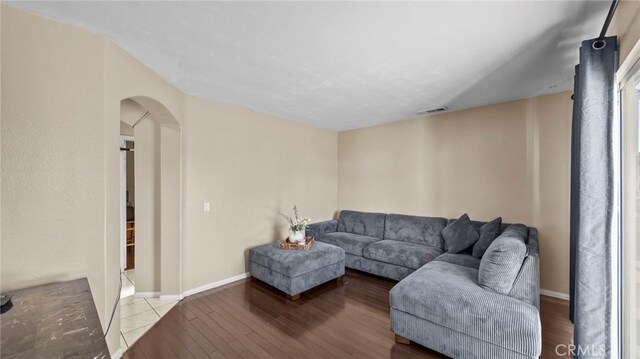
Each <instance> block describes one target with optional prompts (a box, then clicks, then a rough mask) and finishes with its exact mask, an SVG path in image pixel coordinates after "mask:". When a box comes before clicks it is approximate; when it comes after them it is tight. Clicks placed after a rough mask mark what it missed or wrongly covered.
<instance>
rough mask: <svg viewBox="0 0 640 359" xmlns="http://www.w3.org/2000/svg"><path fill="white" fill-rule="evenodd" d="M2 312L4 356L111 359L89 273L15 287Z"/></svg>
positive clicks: (0, 346)
mask: <svg viewBox="0 0 640 359" xmlns="http://www.w3.org/2000/svg"><path fill="white" fill-rule="evenodd" d="M7 294H11V295H13V298H12V299H11V301H12V302H13V308H11V310H9V311H7V312H6V313H4V314H1V315H0V322H1V324H2V327H1V329H0V357H2V358H3V359H8V358H110V355H109V350H108V348H107V343H106V342H105V340H104V338H103V333H102V327H101V325H100V320H99V318H98V312H97V311H96V306H95V304H94V302H93V296H92V295H91V290H90V288H89V282H88V281H87V279H86V278H82V279H76V280H72V281H68V282H62V283H52V284H47V285H41V286H37V287H32V288H26V289H22V290H17V291H13V292H7Z"/></svg>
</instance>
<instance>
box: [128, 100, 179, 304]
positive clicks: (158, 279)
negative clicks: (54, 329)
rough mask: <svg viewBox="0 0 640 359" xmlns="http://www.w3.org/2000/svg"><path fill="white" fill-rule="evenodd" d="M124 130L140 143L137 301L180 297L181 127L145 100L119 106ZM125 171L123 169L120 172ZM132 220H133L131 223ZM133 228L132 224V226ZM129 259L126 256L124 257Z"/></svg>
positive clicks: (137, 154) (160, 107) (159, 106)
mask: <svg viewBox="0 0 640 359" xmlns="http://www.w3.org/2000/svg"><path fill="white" fill-rule="evenodd" d="M120 120H121V122H122V123H123V127H127V126H130V127H131V128H132V129H133V134H132V137H133V141H134V142H135V150H134V153H135V165H134V171H135V175H134V177H135V185H134V188H135V196H134V198H135V202H134V203H131V201H128V202H129V203H128V204H130V205H132V207H133V211H134V213H135V214H134V221H133V222H134V225H133V227H134V231H135V232H134V233H135V241H134V246H135V251H134V252H135V294H134V295H135V296H138V297H158V298H160V299H161V300H162V299H165V300H177V299H180V298H181V293H182V287H181V245H180V243H181V230H180V228H181V206H180V203H181V197H180V193H181V191H180V169H181V155H180V148H181V145H180V143H181V142H180V141H181V136H180V124H179V123H178V121H177V120H176V119H175V117H174V116H173V115H172V114H171V113H170V111H169V110H167V108H166V107H165V106H163V105H162V104H161V103H159V102H158V101H156V100H154V99H152V98H149V97H144V96H136V97H130V98H127V99H124V100H122V101H121V103H120ZM121 171H122V169H121ZM123 193H126V191H125V192H123V191H121V206H120V208H121V210H120V229H121V246H122V245H123V243H122V239H123V238H122V234H123V233H125V242H124V245H125V246H126V244H127V243H126V233H127V222H131V220H129V221H128V220H127V219H131V216H130V215H129V216H127V213H126V212H127V206H126V205H122V201H125V203H126V202H127V199H130V198H131V197H132V196H131V195H130V196H129V198H127V197H126V195H125V196H123ZM127 217H129V218H127ZM129 226H131V223H129ZM122 259H124V260H126V256H122Z"/></svg>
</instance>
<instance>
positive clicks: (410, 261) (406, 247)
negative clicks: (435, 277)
mask: <svg viewBox="0 0 640 359" xmlns="http://www.w3.org/2000/svg"><path fill="white" fill-rule="evenodd" d="M440 254H442V251H441V250H440V249H438V248H435V247H432V246H428V245H425V244H418V243H413V242H405V241H394V240H390V239H385V240H383V241H378V242H375V243H371V244H369V245H368V246H366V247H365V248H364V251H363V252H362V256H363V257H365V258H369V259H374V260H377V261H380V262H385V263H391V264H395V265H399V266H403V267H407V268H413V269H417V268H420V267H422V266H423V265H424V264H425V263H428V262H430V261H432V260H434V259H435V258H436V257H437V256H439V255H440Z"/></svg>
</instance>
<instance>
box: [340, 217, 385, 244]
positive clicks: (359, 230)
mask: <svg viewBox="0 0 640 359" xmlns="http://www.w3.org/2000/svg"><path fill="white" fill-rule="evenodd" d="M386 216H387V215H386V214H384V213H367V212H356V211H341V212H340V218H339V219H338V232H346V233H353V234H360V235H363V236H369V237H376V238H378V239H382V237H383V235H384V220H385V217H386Z"/></svg>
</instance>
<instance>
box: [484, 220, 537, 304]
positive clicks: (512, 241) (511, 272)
mask: <svg viewBox="0 0 640 359" xmlns="http://www.w3.org/2000/svg"><path fill="white" fill-rule="evenodd" d="M527 234H528V229H527V227H525V226H524V225H522V224H514V225H511V226H509V227H507V228H506V229H505V230H504V231H503V232H502V234H501V235H500V236H499V237H498V238H496V239H495V240H494V241H493V242H492V243H491V245H489V248H488V249H487V251H486V252H485V253H484V255H483V256H482V259H481V260H480V269H479V271H478V284H480V286H481V287H483V288H486V289H490V290H492V291H494V292H497V293H500V294H509V292H510V291H511V289H512V288H513V283H514V281H515V280H516V277H517V276H518V273H519V272H520V268H521V267H522V262H523V261H524V259H525V257H526V256H527V245H526V240H527Z"/></svg>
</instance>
